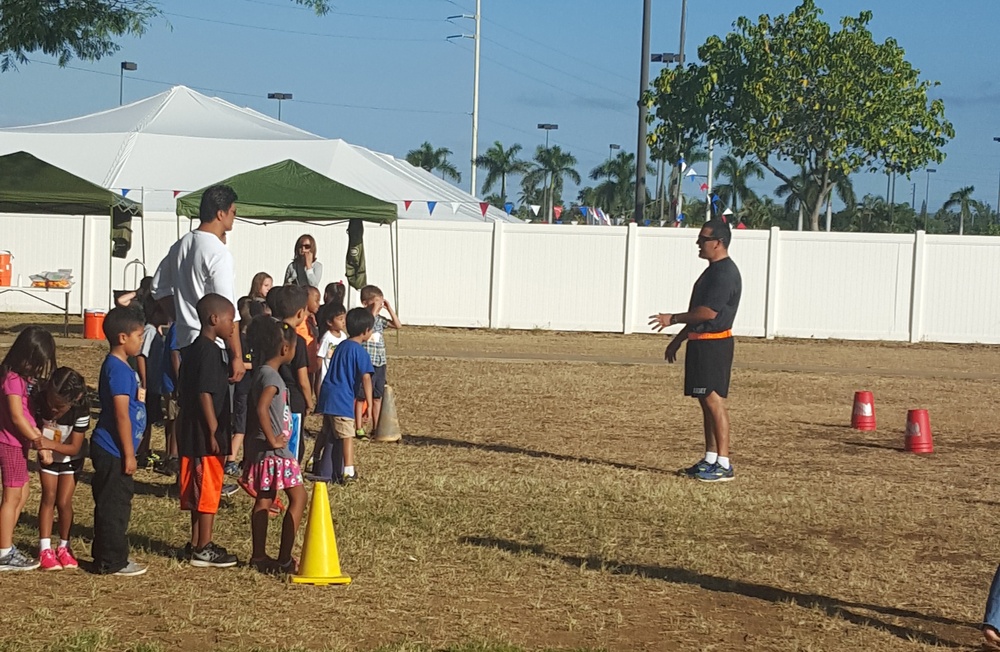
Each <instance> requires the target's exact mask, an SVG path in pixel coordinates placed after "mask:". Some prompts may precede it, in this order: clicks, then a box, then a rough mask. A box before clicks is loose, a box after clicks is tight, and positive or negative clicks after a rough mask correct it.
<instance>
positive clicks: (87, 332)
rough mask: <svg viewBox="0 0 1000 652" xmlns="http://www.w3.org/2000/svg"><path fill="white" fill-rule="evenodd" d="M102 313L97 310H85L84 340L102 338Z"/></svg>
mask: <svg viewBox="0 0 1000 652" xmlns="http://www.w3.org/2000/svg"><path fill="white" fill-rule="evenodd" d="M104 315H105V313H103V312H99V311H97V310H87V311H86V312H84V313H83V338H84V339H85V340H103V339H104Z"/></svg>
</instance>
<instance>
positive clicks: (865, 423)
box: [851, 392, 875, 430]
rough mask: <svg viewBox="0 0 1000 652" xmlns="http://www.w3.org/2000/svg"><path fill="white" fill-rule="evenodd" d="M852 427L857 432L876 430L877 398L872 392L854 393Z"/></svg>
mask: <svg viewBox="0 0 1000 652" xmlns="http://www.w3.org/2000/svg"><path fill="white" fill-rule="evenodd" d="M851 427H852V428H854V429H855V430H875V398H874V397H873V396H872V393H871V392H854V410H853V411H852V412H851Z"/></svg>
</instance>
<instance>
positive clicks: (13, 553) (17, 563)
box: [0, 546, 39, 571]
mask: <svg viewBox="0 0 1000 652" xmlns="http://www.w3.org/2000/svg"><path fill="white" fill-rule="evenodd" d="M38 566H39V563H38V562H37V561H35V560H34V559H32V558H31V557H29V556H27V555H26V554H24V553H23V552H21V551H20V550H18V549H17V546H14V547H12V548H11V549H10V552H8V553H7V554H6V555H4V556H3V557H0V571H29V570H35V569H36V568H38Z"/></svg>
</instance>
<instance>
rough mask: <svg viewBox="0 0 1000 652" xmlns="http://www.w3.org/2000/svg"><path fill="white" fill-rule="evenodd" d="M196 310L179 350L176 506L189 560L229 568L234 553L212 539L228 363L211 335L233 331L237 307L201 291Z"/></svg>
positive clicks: (224, 446)
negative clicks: (185, 519) (182, 514)
mask: <svg viewBox="0 0 1000 652" xmlns="http://www.w3.org/2000/svg"><path fill="white" fill-rule="evenodd" d="M197 310H198V318H199V320H200V321H201V333H200V334H199V335H198V339H196V340H195V341H194V343H193V344H191V345H190V346H188V347H185V348H184V349H182V350H181V369H180V376H179V377H178V382H177V388H178V391H179V393H180V396H179V402H180V407H181V418H180V424H179V427H178V429H177V447H178V452H179V453H180V458H181V460H180V461H181V468H180V475H179V481H180V490H181V509H182V510H186V511H190V512H191V543H190V546H191V554H190V560H191V565H192V566H196V567H199V568H207V567H216V568H228V567H230V566H235V565H236V561H237V560H236V556H235V555H231V554H229V553H228V552H226V549H225V548H222V547H220V546H217V545H215V544H214V543H213V542H212V527H213V525H214V524H215V514H216V512H218V511H219V499H220V498H221V497H222V481H223V478H224V477H225V475H224V473H223V465H224V463H225V459H226V456H228V455H229V450H230V442H229V430H230V413H231V407H230V402H229V363H228V361H227V359H226V355H225V353H224V351H223V349H221V348H220V347H219V345H218V344H217V343H216V340H221V341H227V340H229V338H230V337H231V336H232V333H233V328H234V327H235V324H234V320H235V318H236V310H235V308H234V307H233V304H232V303H230V302H229V300H228V299H226V298H225V297H223V296H221V295H219V294H206V295H205V296H204V297H202V298H201V300H200V301H198V305H197Z"/></svg>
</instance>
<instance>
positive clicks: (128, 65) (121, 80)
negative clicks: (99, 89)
mask: <svg viewBox="0 0 1000 652" xmlns="http://www.w3.org/2000/svg"><path fill="white" fill-rule="evenodd" d="M138 69H139V66H138V65H136V64H135V62H132V61H122V69H121V73H120V74H119V75H118V106H121V105H122V103H123V100H124V99H125V71H126V70H128V71H129V72H132V71H134V70H138Z"/></svg>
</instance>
